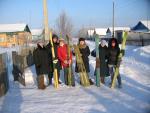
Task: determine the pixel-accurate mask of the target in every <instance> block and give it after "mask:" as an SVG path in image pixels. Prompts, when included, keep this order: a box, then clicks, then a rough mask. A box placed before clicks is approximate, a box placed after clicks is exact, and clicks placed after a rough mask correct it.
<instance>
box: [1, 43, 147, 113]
mask: <svg viewBox="0 0 150 113" xmlns="http://www.w3.org/2000/svg"><path fill="white" fill-rule="evenodd" d="M87 44H88V45H89V47H90V49H91V51H92V50H93V49H94V47H95V44H94V42H89V41H88V42H87ZM90 68H91V72H90V75H91V77H92V78H93V79H94V68H95V58H93V57H91V56H90ZM120 73H121V76H122V80H123V88H122V89H118V88H116V89H110V88H109V87H108V84H109V82H110V79H109V78H107V79H106V82H107V83H106V85H101V87H96V86H94V85H93V86H90V87H88V88H84V87H82V86H80V85H79V84H78V83H77V82H76V83H77V84H76V87H75V88H74V87H71V88H70V87H66V86H61V87H59V88H58V89H55V88H54V87H53V86H49V87H47V89H46V90H38V89H37V87H36V85H35V84H36V82H35V79H33V78H34V77H35V76H36V73H35V69H34V66H32V67H30V68H28V69H26V71H25V74H26V80H27V86H26V87H23V86H21V85H19V84H18V83H14V82H12V81H10V85H11V86H10V90H9V91H8V93H7V94H6V95H5V96H3V97H2V98H0V113H149V112H150V46H145V47H142V48H140V47H135V46H134V47H133V46H127V48H126V55H125V57H124V58H123V62H122V65H121V67H120ZM62 78H63V77H62ZM76 79H78V77H77V75H76ZM33 81H34V82H33Z"/></svg>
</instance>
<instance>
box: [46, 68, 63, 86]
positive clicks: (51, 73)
mask: <svg viewBox="0 0 150 113" xmlns="http://www.w3.org/2000/svg"><path fill="white" fill-rule="evenodd" d="M57 75H58V81H59V78H60V70H57ZM53 76H54V75H53V72H50V73H49V74H48V79H49V84H52V78H53Z"/></svg>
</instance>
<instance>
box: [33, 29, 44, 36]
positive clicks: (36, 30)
mask: <svg viewBox="0 0 150 113" xmlns="http://www.w3.org/2000/svg"><path fill="white" fill-rule="evenodd" d="M42 32H43V29H32V30H31V34H32V35H35V36H39V35H41V34H42Z"/></svg>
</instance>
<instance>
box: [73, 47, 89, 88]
mask: <svg viewBox="0 0 150 113" xmlns="http://www.w3.org/2000/svg"><path fill="white" fill-rule="evenodd" d="M73 47H74V52H75V56H76V62H77V66H78V70H79V75H80V81H81V85H83V86H84V87H87V86H90V81H89V78H88V74H87V72H86V69H85V66H84V63H83V59H82V57H81V54H80V50H79V47H78V45H73Z"/></svg>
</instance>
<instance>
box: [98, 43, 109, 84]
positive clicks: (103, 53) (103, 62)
mask: <svg viewBox="0 0 150 113" xmlns="http://www.w3.org/2000/svg"><path fill="white" fill-rule="evenodd" d="M107 50H108V48H107V46H106V41H105V40H102V41H101V43H100V45H99V60H100V78H101V83H103V84H104V83H105V77H106V76H108V75H109V70H108V63H107Z"/></svg>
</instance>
